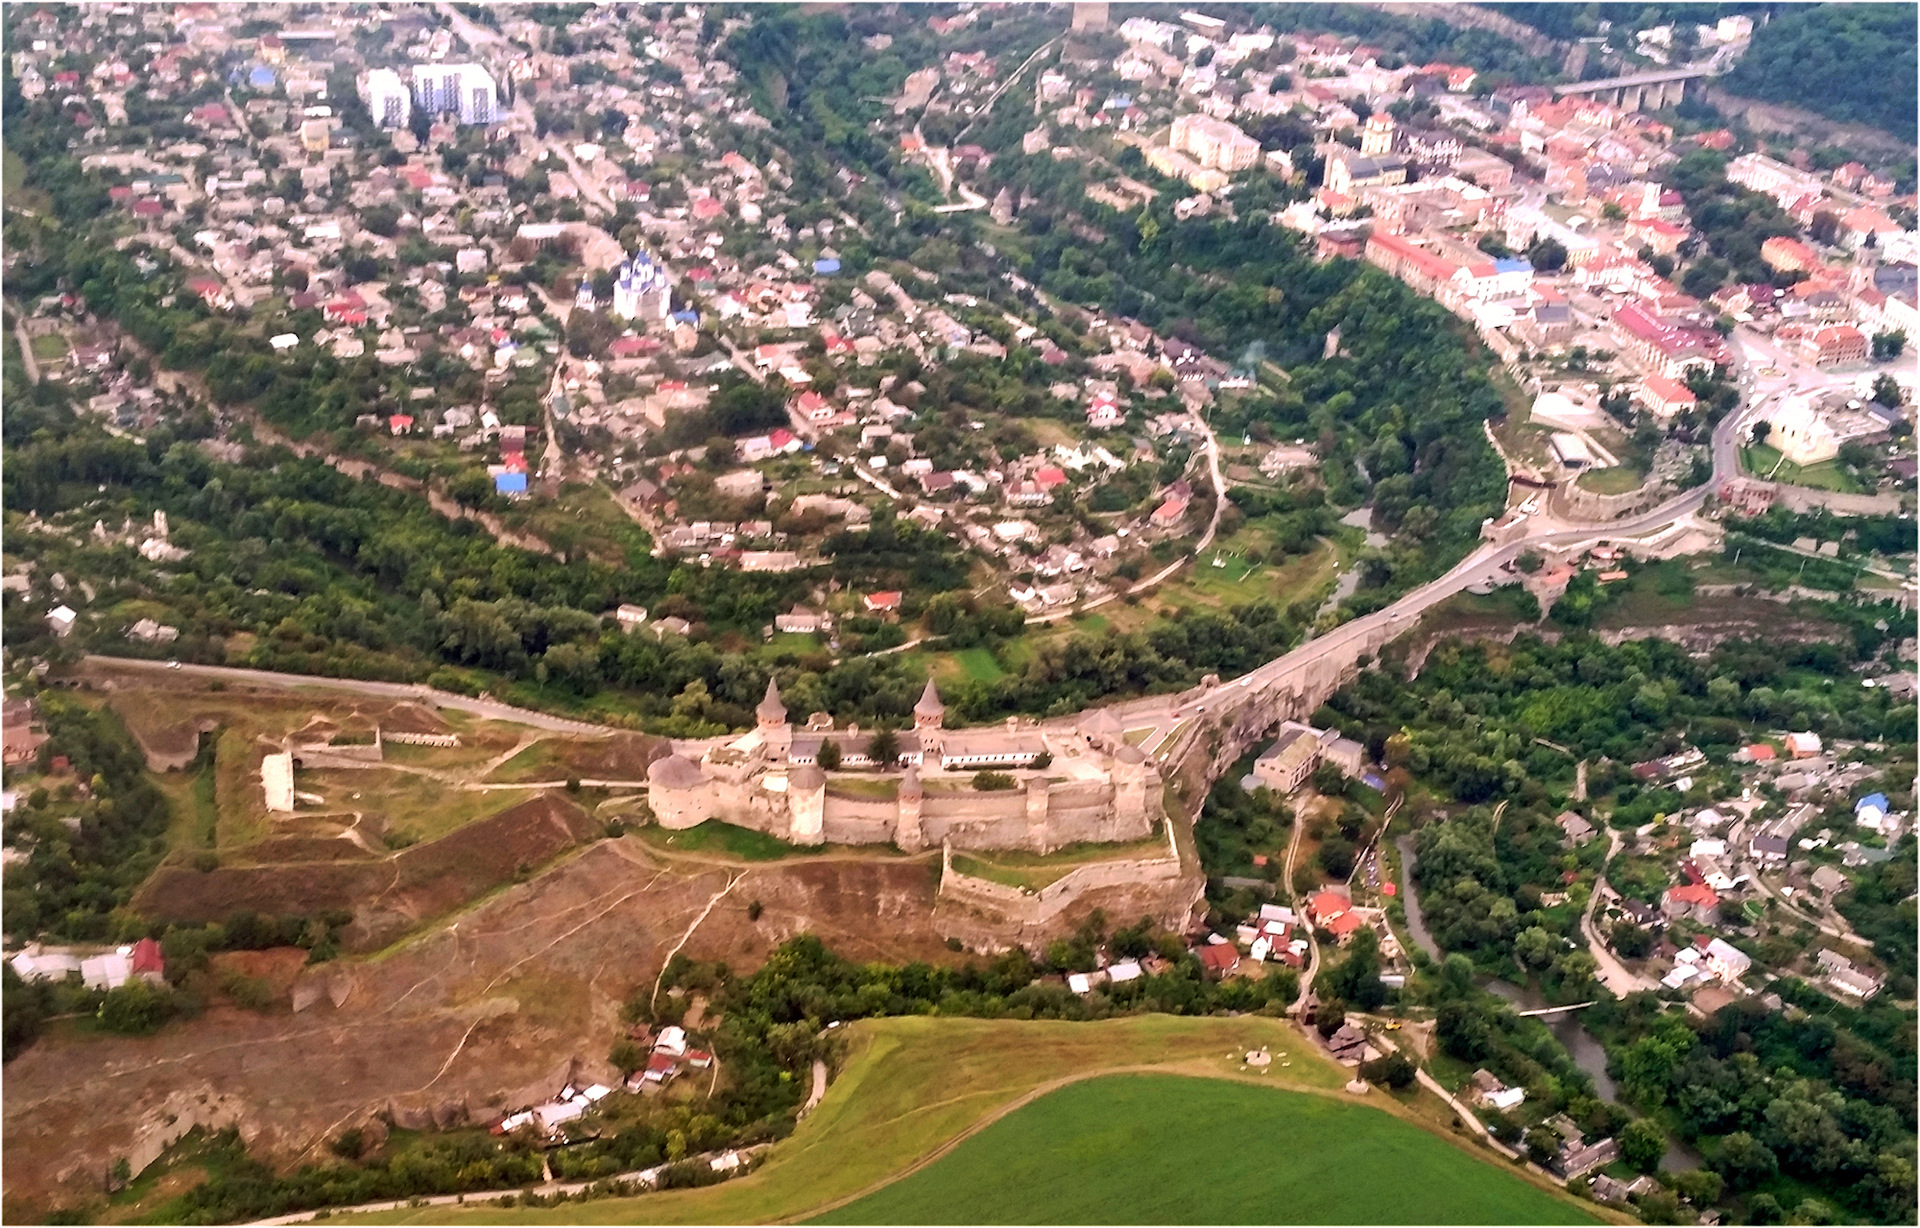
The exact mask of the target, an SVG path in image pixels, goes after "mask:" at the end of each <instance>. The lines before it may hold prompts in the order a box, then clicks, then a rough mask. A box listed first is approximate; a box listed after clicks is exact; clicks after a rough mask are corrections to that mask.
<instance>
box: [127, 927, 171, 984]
mask: <svg viewBox="0 0 1920 1228" xmlns="http://www.w3.org/2000/svg"><path fill="white" fill-rule="evenodd" d="M133 975H135V976H137V977H140V978H141V979H143V980H148V981H154V982H158V981H162V980H165V979H166V975H167V961H166V957H165V956H164V955H162V954H161V953H160V944H159V943H157V942H155V941H154V940H153V939H151V938H142V939H141V940H140V941H139V942H136V943H134V944H133Z"/></svg>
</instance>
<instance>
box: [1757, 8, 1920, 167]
mask: <svg viewBox="0 0 1920 1228" xmlns="http://www.w3.org/2000/svg"><path fill="white" fill-rule="evenodd" d="M1916 55H1917V53H1916V48H1915V43H1914V37H1913V14H1912V13H1911V12H1910V11H1908V10H1906V9H1903V8H1900V7H1898V6H1893V5H1877V4H1867V5H1851V4H1809V5H1789V6H1786V7H1785V8H1784V9H1782V10H1780V11H1778V12H1775V13H1774V14H1773V18H1772V20H1771V21H1767V22H1765V23H1756V25H1755V28H1754V31H1753V45H1752V46H1751V47H1749V48H1748V50H1747V53H1746V54H1745V55H1744V56H1742V57H1741V58H1740V62H1739V63H1738V64H1736V65H1734V67H1733V70H1732V71H1731V72H1729V73H1728V74H1727V75H1726V77H1725V79H1724V80H1725V85H1726V88H1727V89H1728V90H1729V91H1731V92H1732V93H1735V94H1741V95H1745V96H1747V97H1751V98H1760V99H1764V100H1765V101H1767V102H1784V103H1788V104H1790V105H1792V106H1796V107H1805V108H1807V109H1808V110H1812V111H1817V112H1819V113H1820V114H1822V115H1824V116H1826V117H1827V118H1829V119H1837V120H1840V121H1842V122H1845V123H1859V124H1867V125H1869V126H1871V127H1875V128H1879V129H1882V130H1883V131H1886V132H1891V133H1893V134H1894V135H1895V136H1897V137H1900V138H1902V139H1903V140H1906V141H1908V142H1910V143H1911V142H1912V141H1913V140H1914V113H1915V107H1916V101H1915V100H1916V94H1915V80H1916V78H1917V77H1920V59H1917V58H1916Z"/></svg>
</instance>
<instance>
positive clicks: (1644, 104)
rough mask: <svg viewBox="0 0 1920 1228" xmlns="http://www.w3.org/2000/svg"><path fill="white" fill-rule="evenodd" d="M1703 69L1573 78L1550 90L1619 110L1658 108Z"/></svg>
mask: <svg viewBox="0 0 1920 1228" xmlns="http://www.w3.org/2000/svg"><path fill="white" fill-rule="evenodd" d="M1706 75H1707V70H1706V69H1704V68H1669V69H1664V70H1661V71H1659V72H1640V73H1634V74H1632V75H1630V76H1625V77H1606V78H1603V79H1601V80H1598V81H1576V82H1573V83H1572V84H1569V85H1556V86H1554V87H1553V92H1554V93H1556V94H1558V95H1560V96H1561V97H1562V98H1598V99H1599V100H1600V101H1601V102H1604V103H1606V104H1607V105H1608V106H1610V107H1617V108H1619V109H1620V110H1622V111H1638V110H1641V109H1642V108H1645V109H1646V110H1649V111H1658V110H1660V109H1661V108H1663V107H1670V106H1672V105H1674V104H1675V103H1677V102H1679V101H1680V99H1681V98H1683V97H1685V96H1686V92H1687V83H1688V82H1690V81H1699V80H1701V79H1703V78H1704V77H1706Z"/></svg>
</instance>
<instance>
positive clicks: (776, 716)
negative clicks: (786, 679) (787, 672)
mask: <svg viewBox="0 0 1920 1228" xmlns="http://www.w3.org/2000/svg"><path fill="white" fill-rule="evenodd" d="M753 711H754V714H755V715H756V716H758V717H759V718H760V719H761V720H763V721H767V722H770V723H773V724H779V723H780V722H782V721H784V720H786V719H787V705H786V704H785V703H783V702H782V701H781V699H780V686H779V684H778V683H776V682H775V681H774V680H773V679H772V678H768V679H767V697H766V698H765V699H763V700H761V701H760V706H759V707H758V708H755V709H754V710H753Z"/></svg>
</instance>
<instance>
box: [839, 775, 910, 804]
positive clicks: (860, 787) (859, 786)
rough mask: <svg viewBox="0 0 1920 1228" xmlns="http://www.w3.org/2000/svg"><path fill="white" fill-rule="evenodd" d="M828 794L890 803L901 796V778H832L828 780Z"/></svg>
mask: <svg viewBox="0 0 1920 1228" xmlns="http://www.w3.org/2000/svg"><path fill="white" fill-rule="evenodd" d="M827 792H829V793H833V794H837V795H838V796H840V797H852V798H860V799H864V800H866V801H877V802H890V801H892V800H893V799H894V798H896V797H899V796H900V778H899V777H897V776H878V777H866V776H831V777H828V778H827Z"/></svg>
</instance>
